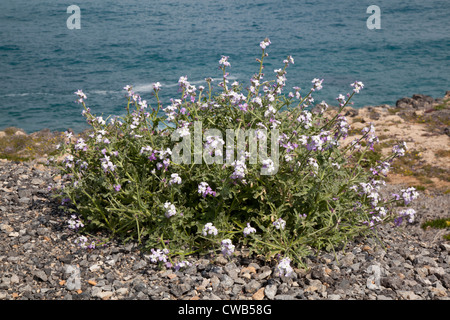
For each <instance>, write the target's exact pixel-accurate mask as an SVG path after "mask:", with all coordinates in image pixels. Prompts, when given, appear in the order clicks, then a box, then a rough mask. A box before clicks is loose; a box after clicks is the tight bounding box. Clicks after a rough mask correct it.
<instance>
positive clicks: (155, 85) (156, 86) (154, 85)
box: [153, 82, 161, 91]
mask: <svg viewBox="0 0 450 320" xmlns="http://www.w3.org/2000/svg"><path fill="white" fill-rule="evenodd" d="M160 89H161V83H159V82H156V83H154V84H153V90H155V91H159V90H160Z"/></svg>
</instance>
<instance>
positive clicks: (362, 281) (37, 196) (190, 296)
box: [0, 161, 450, 300]
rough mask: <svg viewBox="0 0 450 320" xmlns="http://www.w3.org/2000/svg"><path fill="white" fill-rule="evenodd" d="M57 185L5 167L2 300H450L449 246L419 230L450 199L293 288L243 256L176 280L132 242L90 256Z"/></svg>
mask: <svg viewBox="0 0 450 320" xmlns="http://www.w3.org/2000/svg"><path fill="white" fill-rule="evenodd" d="M55 176H56V174H55V173H54V172H51V171H49V169H46V170H36V169H35V168H34V164H33V163H16V162H10V161H6V162H3V161H2V162H0V199H1V200H0V221H1V222H0V300H14V299H32V300H33V299H34V300H43V299H49V300H51V299H54V300H60V299H67V300H72V299H80V300H116V299H133V300H148V299H153V300H171V299H178V300H211V299H213V300H298V299H302V300H348V299H349V300H449V299H450V292H449V290H450V264H449V263H450V257H449V253H450V244H449V243H448V242H445V241H444V240H442V239H441V238H440V237H438V236H436V235H437V234H438V231H433V230H427V231H424V230H422V229H421V228H420V222H421V221H423V220H428V219H430V218H433V217H442V216H444V215H445V212H444V211H443V210H441V208H445V207H447V208H448V204H449V202H450V195H449V194H436V195H434V196H433V197H429V198H423V199H421V201H422V202H420V203H418V204H417V206H416V207H415V209H416V211H417V212H418V213H417V222H415V223H414V224H412V225H407V226H403V227H402V228H398V229H393V228H392V226H382V227H380V230H379V237H380V239H382V241H383V242H384V246H381V245H380V244H379V243H378V242H377V241H375V240H372V239H370V238H360V239H359V238H358V239H355V240H354V241H353V242H351V243H349V244H348V245H347V247H346V248H345V251H336V254H333V253H331V254H330V253H326V252H322V253H320V254H318V255H314V256H309V257H307V259H306V263H307V265H308V267H309V269H307V270H301V269H295V276H294V278H293V279H290V278H280V277H279V276H278V273H277V271H276V269H275V266H276V264H275V263H271V262H266V261H265V260H261V259H258V257H249V256H247V255H246V254H245V253H244V252H242V253H240V252H238V253H239V254H236V255H235V256H233V257H231V258H226V257H223V255H221V254H220V253H218V254H216V255H208V256H192V257H187V258H188V260H189V261H190V262H191V265H190V266H189V267H188V268H186V269H184V270H179V271H174V270H160V269H158V267H157V266H156V265H155V264H152V263H151V262H150V260H149V259H148V252H145V251H141V249H140V248H139V246H138V245H137V244H134V243H127V244H126V245H123V244H121V243H120V242H118V240H112V241H111V242H110V243H108V245H107V246H105V247H102V248H97V249H93V250H83V249H81V248H79V247H78V246H77V245H76V244H75V243H74V240H75V239H76V238H77V237H78V236H79V235H78V234H77V233H76V232H74V231H73V230H70V229H69V228H67V220H68V218H69V215H68V214H67V213H64V212H63V211H61V210H60V209H59V203H57V202H56V201H55V200H53V199H52V198H51V196H50V194H49V193H48V192H47V190H46V186H47V185H48V184H50V183H53V184H58V183H61V182H62V180H63V179H56V180H55V179H54V178H55ZM390 187H391V188H393V189H392V190H398V188H399V187H398V186H397V187H394V186H390ZM394 188H397V189H394ZM25 199H28V200H25ZM21 200H22V201H21ZM424 203H426V205H424Z"/></svg>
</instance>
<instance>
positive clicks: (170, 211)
mask: <svg viewBox="0 0 450 320" xmlns="http://www.w3.org/2000/svg"><path fill="white" fill-rule="evenodd" d="M164 209H166V212H165V216H166V217H167V218H170V217H172V216H174V215H176V214H177V211H176V208H175V205H173V204H172V203H170V202H169V201H167V202H166V203H164Z"/></svg>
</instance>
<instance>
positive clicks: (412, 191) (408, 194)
mask: <svg viewBox="0 0 450 320" xmlns="http://www.w3.org/2000/svg"><path fill="white" fill-rule="evenodd" d="M401 193H402V197H403V201H404V202H405V205H408V204H409V203H410V202H411V201H412V200H415V199H417V198H418V197H419V193H418V192H417V191H416V188H414V187H411V188H408V189H402V190H401Z"/></svg>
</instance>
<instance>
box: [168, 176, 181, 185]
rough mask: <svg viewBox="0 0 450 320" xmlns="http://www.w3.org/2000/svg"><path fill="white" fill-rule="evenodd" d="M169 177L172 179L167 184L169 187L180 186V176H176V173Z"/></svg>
mask: <svg viewBox="0 0 450 320" xmlns="http://www.w3.org/2000/svg"><path fill="white" fill-rule="evenodd" d="M170 176H171V177H172V178H171V179H170V180H169V184H170V185H172V184H181V178H180V176H179V175H178V173H172V174H171V175H170Z"/></svg>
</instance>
